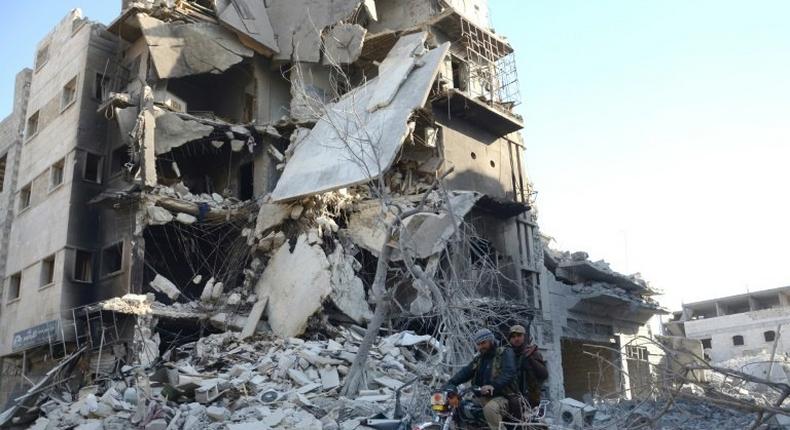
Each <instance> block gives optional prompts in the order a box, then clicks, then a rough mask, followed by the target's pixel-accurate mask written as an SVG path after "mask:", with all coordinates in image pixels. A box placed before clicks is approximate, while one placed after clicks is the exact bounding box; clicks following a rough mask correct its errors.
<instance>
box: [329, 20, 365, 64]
mask: <svg viewBox="0 0 790 430" xmlns="http://www.w3.org/2000/svg"><path fill="white" fill-rule="evenodd" d="M367 32H368V31H367V30H366V29H365V28H364V27H362V26H361V25H359V24H346V23H343V24H338V25H336V26H334V27H332V29H331V30H329V33H328V34H327V35H326V37H324V58H323V61H322V62H323V64H324V65H332V64H351V63H353V62H355V61H357V60H358V59H359V55H360V54H361V53H362V42H364V40H365V35H366V34H367Z"/></svg>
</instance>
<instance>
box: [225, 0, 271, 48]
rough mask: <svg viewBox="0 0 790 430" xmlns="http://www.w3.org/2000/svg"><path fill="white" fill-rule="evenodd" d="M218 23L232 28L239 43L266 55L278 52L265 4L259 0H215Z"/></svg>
mask: <svg viewBox="0 0 790 430" xmlns="http://www.w3.org/2000/svg"><path fill="white" fill-rule="evenodd" d="M214 9H215V10H216V12H217V17H218V18H219V21H220V23H222V24H223V25H225V26H226V27H228V28H229V29H231V30H233V32H235V33H236V34H237V35H238V36H239V40H240V41H241V43H243V44H245V45H247V46H249V47H250V48H252V49H255V50H256V51H257V52H259V53H261V54H262V55H265V56H267V57H270V56H272V55H273V54H274V53H276V52H279V51H280V49H279V48H278V47H277V40H276V38H275V36H274V29H273V28H272V23H271V21H269V14H268V12H266V5H265V4H264V2H262V1H260V0H217V2H216V4H215V5H214Z"/></svg>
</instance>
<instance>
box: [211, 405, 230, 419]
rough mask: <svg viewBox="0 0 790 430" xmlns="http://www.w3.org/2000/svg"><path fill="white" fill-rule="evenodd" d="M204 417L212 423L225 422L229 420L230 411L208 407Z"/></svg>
mask: <svg viewBox="0 0 790 430" xmlns="http://www.w3.org/2000/svg"><path fill="white" fill-rule="evenodd" d="M206 415H208V417H209V418H211V419H212V420H214V421H225V420H227V419H228V418H230V411H228V409H227V408H223V407H221V406H209V407H207V408H206Z"/></svg>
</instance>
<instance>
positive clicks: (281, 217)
mask: <svg viewBox="0 0 790 430" xmlns="http://www.w3.org/2000/svg"><path fill="white" fill-rule="evenodd" d="M290 216H291V208H290V207H288V206H287V205H282V204H277V203H263V204H261V208H260V209H259V210H258V217H257V218H256V221H255V236H262V235H263V234H264V233H266V232H267V231H269V230H270V229H272V228H274V227H277V226H278V225H280V224H282V223H283V222H284V221H285V220H287V219H288V218H290Z"/></svg>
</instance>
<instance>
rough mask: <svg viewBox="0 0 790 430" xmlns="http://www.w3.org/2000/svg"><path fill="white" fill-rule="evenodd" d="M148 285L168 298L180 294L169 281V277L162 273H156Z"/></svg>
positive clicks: (173, 298)
mask: <svg viewBox="0 0 790 430" xmlns="http://www.w3.org/2000/svg"><path fill="white" fill-rule="evenodd" d="M148 285H150V286H151V288H153V289H154V290H156V291H159V292H160V293H163V294H164V295H166V296H167V297H170V300H175V299H176V298H178V296H180V295H181V291H179V290H178V288H177V287H176V285H175V284H173V283H172V282H170V280H169V279H167V278H165V277H164V276H162V275H159V274H157V275H156V277H155V278H154V280H153V281H151V282H150V283H149V284H148Z"/></svg>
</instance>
